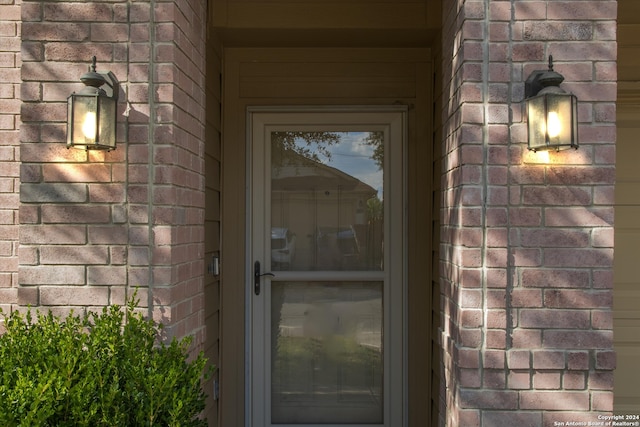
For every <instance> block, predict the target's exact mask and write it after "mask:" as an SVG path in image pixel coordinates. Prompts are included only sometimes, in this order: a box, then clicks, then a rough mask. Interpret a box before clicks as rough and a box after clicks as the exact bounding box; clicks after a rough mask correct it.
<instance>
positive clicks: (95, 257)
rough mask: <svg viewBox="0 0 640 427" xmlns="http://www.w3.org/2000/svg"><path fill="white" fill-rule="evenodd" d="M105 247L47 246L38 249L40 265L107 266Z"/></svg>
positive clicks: (107, 258)
mask: <svg viewBox="0 0 640 427" xmlns="http://www.w3.org/2000/svg"><path fill="white" fill-rule="evenodd" d="M108 261H109V257H108V251H107V247H106V246H95V245H91V246H73V245H48V246H41V247H40V262H41V263H42V264H80V265H85V264H107V262H108Z"/></svg>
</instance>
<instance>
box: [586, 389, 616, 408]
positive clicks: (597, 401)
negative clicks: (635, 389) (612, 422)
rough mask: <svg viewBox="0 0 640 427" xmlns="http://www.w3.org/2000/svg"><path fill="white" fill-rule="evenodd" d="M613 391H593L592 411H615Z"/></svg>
mask: <svg viewBox="0 0 640 427" xmlns="http://www.w3.org/2000/svg"><path fill="white" fill-rule="evenodd" d="M613 397H614V396H613V393H612V392H604V391H594V392H592V393H591V410H592V411H603V412H611V411H613Z"/></svg>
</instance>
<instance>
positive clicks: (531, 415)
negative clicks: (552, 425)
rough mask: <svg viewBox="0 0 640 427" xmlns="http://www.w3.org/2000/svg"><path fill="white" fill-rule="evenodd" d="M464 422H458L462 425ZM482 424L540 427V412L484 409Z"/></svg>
mask: <svg viewBox="0 0 640 427" xmlns="http://www.w3.org/2000/svg"><path fill="white" fill-rule="evenodd" d="M462 425H464V424H460V426H462ZM482 425H483V426H519V427H540V426H541V425H542V413H541V412H535V411H522V412H517V411H485V412H483V413H482Z"/></svg>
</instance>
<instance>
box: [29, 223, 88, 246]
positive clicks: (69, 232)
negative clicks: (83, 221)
mask: <svg viewBox="0 0 640 427" xmlns="http://www.w3.org/2000/svg"><path fill="white" fill-rule="evenodd" d="M86 242H87V237H86V226H85V225H70V224H63V225H33V226H25V227H21V229H20V243H22V244H38V245H41V244H85V243H86Z"/></svg>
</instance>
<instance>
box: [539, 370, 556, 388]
mask: <svg viewBox="0 0 640 427" xmlns="http://www.w3.org/2000/svg"><path fill="white" fill-rule="evenodd" d="M560 377H561V374H560V372H536V373H535V374H533V388H534V389H537V390H558V389H560Z"/></svg>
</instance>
